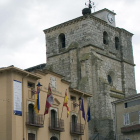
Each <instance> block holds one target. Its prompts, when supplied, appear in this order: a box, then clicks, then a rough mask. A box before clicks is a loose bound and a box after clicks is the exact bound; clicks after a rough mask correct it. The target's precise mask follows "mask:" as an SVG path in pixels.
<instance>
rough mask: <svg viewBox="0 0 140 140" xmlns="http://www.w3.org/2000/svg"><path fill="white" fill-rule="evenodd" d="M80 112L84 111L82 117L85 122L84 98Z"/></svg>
mask: <svg viewBox="0 0 140 140" xmlns="http://www.w3.org/2000/svg"><path fill="white" fill-rule="evenodd" d="M80 110H81V111H82V117H83V118H84V120H85V110H84V103H83V98H82V101H81V106H80Z"/></svg>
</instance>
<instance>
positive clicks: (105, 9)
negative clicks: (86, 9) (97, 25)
mask: <svg viewBox="0 0 140 140" xmlns="http://www.w3.org/2000/svg"><path fill="white" fill-rule="evenodd" d="M102 11H107V12H110V13H112V14H113V15H116V13H114V12H112V11H110V10H108V9H107V8H104V9H101V10H99V11H97V12H94V13H93V15H95V14H97V13H100V12H102Z"/></svg>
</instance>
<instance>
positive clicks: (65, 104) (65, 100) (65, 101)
mask: <svg viewBox="0 0 140 140" xmlns="http://www.w3.org/2000/svg"><path fill="white" fill-rule="evenodd" d="M63 106H66V108H67V117H68V116H69V106H68V97H67V92H66V93H65V99H64V104H63Z"/></svg>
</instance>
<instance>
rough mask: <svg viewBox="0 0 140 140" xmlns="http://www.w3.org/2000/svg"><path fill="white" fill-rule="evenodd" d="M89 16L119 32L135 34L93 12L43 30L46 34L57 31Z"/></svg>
mask: <svg viewBox="0 0 140 140" xmlns="http://www.w3.org/2000/svg"><path fill="white" fill-rule="evenodd" d="M87 18H91V19H93V20H96V21H98V22H100V23H101V24H103V25H105V26H107V27H109V28H111V29H113V30H116V31H119V32H120V31H121V32H123V33H126V34H128V35H131V36H132V35H133V34H132V33H130V32H128V31H127V30H125V29H122V28H118V27H113V26H111V25H109V24H107V22H106V21H104V20H102V19H100V18H97V17H95V16H93V14H90V15H89V14H87V15H84V16H80V17H78V18H75V19H72V20H69V21H66V22H64V23H61V24H58V25H56V26H53V27H51V28H48V29H45V30H43V32H44V33H45V34H46V33H49V32H52V31H55V30H57V29H59V28H63V27H65V26H68V25H71V24H75V23H76V22H79V21H82V20H85V19H87Z"/></svg>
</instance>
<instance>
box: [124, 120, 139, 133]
mask: <svg viewBox="0 0 140 140" xmlns="http://www.w3.org/2000/svg"><path fill="white" fill-rule="evenodd" d="M138 130H140V122H139V121H135V122H132V123H130V125H127V126H124V127H122V128H121V132H122V133H128V132H132V131H138Z"/></svg>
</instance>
